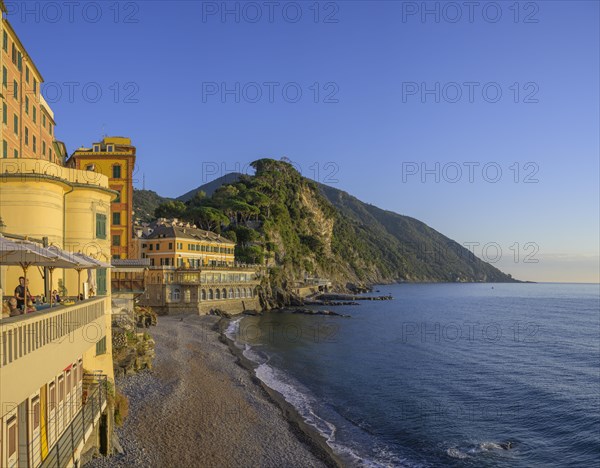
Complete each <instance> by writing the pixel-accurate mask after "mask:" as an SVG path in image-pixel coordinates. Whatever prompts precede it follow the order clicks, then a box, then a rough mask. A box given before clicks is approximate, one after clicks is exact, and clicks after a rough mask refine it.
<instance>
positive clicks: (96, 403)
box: [40, 374, 107, 468]
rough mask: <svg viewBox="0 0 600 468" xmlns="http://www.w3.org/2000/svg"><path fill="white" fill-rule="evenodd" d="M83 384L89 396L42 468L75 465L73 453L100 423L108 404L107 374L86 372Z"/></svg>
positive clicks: (49, 453)
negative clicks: (101, 415)
mask: <svg viewBox="0 0 600 468" xmlns="http://www.w3.org/2000/svg"><path fill="white" fill-rule="evenodd" d="M83 385H84V388H86V389H87V397H86V400H85V401H84V403H83V405H82V407H81V410H80V411H79V412H78V413H77V414H76V415H75V417H74V418H73V420H72V421H71V424H69V426H68V427H67V429H66V430H65V431H64V432H63V434H62V436H61V437H60V438H59V439H58V442H57V443H56V444H54V446H53V447H52V448H51V449H50V450H49V451H48V455H47V456H46V458H45V459H44V461H43V462H42V464H41V465H40V468H66V467H68V466H73V463H72V462H73V455H74V454H75V452H76V451H77V449H78V448H79V447H80V445H82V443H83V442H85V440H86V439H87V438H88V437H89V431H90V429H91V428H93V427H94V426H95V425H96V424H97V423H98V420H99V419H100V414H101V413H102V411H103V410H104V408H105V407H106V404H107V385H106V376H105V375H101V374H86V375H85V376H84V377H83Z"/></svg>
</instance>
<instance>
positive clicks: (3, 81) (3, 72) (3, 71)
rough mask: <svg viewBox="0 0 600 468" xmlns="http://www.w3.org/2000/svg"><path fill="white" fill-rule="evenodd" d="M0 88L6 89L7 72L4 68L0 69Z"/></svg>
mask: <svg viewBox="0 0 600 468" xmlns="http://www.w3.org/2000/svg"><path fill="white" fill-rule="evenodd" d="M2 86H4V87H5V88H7V87H8V70H7V69H6V67H2Z"/></svg>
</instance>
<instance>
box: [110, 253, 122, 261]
mask: <svg viewBox="0 0 600 468" xmlns="http://www.w3.org/2000/svg"><path fill="white" fill-rule="evenodd" d="M112 258H113V260H120V259H121V256H120V255H119V254H114V255H113V256H112Z"/></svg>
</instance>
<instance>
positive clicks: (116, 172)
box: [112, 164, 121, 179]
mask: <svg viewBox="0 0 600 468" xmlns="http://www.w3.org/2000/svg"><path fill="white" fill-rule="evenodd" d="M112 178H113V179H120V178H121V165H120V164H115V165H114V166H113V167H112Z"/></svg>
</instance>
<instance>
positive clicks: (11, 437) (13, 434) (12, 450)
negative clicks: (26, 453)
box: [3, 408, 19, 468]
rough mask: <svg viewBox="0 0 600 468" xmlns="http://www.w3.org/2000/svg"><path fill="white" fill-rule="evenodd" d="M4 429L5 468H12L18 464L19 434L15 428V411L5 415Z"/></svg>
mask: <svg viewBox="0 0 600 468" xmlns="http://www.w3.org/2000/svg"><path fill="white" fill-rule="evenodd" d="M5 421H6V423H5V427H4V428H3V429H4V434H5V435H4V450H3V451H4V457H5V460H6V466H7V467H8V468H14V467H16V466H17V463H18V462H19V450H18V444H19V433H18V427H17V409H16V408H15V409H14V410H13V411H12V412H11V413H9V414H7V415H6V418H5Z"/></svg>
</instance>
